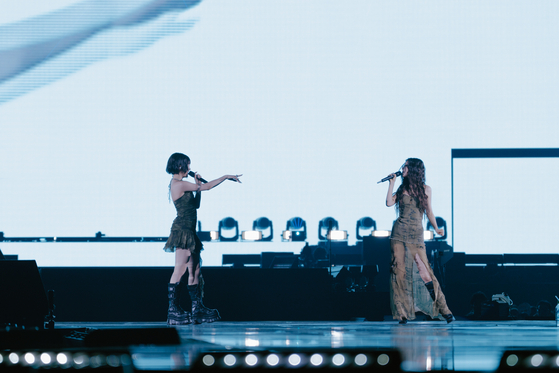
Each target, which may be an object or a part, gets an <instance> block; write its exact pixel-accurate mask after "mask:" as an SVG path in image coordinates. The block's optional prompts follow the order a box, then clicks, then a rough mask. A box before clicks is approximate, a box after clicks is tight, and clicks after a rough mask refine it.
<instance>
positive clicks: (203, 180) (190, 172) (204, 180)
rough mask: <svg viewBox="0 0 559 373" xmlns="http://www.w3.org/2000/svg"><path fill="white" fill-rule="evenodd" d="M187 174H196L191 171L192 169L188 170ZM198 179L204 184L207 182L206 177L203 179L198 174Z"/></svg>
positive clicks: (193, 175)
mask: <svg viewBox="0 0 559 373" xmlns="http://www.w3.org/2000/svg"><path fill="white" fill-rule="evenodd" d="M188 175H189V176H192V177H195V176H196V174H195V173H194V172H192V171H188ZM198 180H200V181H201V182H203V183H204V184H205V183H207V182H208V181H207V180H206V179H203V178H201V177H200V176H198Z"/></svg>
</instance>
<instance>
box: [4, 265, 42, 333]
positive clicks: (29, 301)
mask: <svg viewBox="0 0 559 373" xmlns="http://www.w3.org/2000/svg"><path fill="white" fill-rule="evenodd" d="M0 300H1V304H2V306H1V307H0V327H2V326H3V325H6V324H12V325H14V324H17V325H18V326H25V327H39V328H42V327H43V325H44V320H45V316H46V315H47V313H48V302H47V296H46V294H45V289H44V287H43V281H42V280H41V276H40V275H39V270H38V268H37V263H35V261H34V260H17V261H15V260H14V261H12V260H0Z"/></svg>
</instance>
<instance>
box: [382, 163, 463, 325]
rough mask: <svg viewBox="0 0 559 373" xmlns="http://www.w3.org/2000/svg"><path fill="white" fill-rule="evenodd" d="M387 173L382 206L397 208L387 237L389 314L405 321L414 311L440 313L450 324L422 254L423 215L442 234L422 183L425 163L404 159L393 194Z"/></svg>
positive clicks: (438, 289) (438, 286)
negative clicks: (389, 259)
mask: <svg viewBox="0 0 559 373" xmlns="http://www.w3.org/2000/svg"><path fill="white" fill-rule="evenodd" d="M389 176H392V178H391V179H390V184H389V186H388V193H387V195H386V206H388V207H390V206H394V205H397V208H398V219H396V221H395V222H394V225H393V227H392V234H391V236H390V247H391V252H392V263H391V268H390V306H391V308H392V316H393V318H394V319H395V320H399V321H400V324H405V323H407V321H408V320H413V319H415V312H416V311H421V312H423V313H425V314H427V315H429V316H431V317H432V318H435V317H440V316H442V317H443V318H444V319H445V320H446V321H447V322H449V323H450V322H452V321H454V320H455V319H454V317H453V316H452V313H451V312H450V309H449V308H448V306H447V304H446V299H445V296H444V294H443V292H442V290H441V287H440V285H439V282H438V281H437V279H436V277H435V275H434V274H433V270H432V269H431V266H430V265H429V260H428V259H427V255H426V253H425V242H424V238H423V223H422V221H423V216H424V215H427V218H428V219H429V221H430V222H431V225H432V226H433V227H434V228H435V231H436V232H437V234H439V235H441V236H442V235H443V234H444V232H443V230H442V229H440V228H438V226H437V221H436V219H435V215H434V214H433V209H432V208H431V200H432V192H431V187H429V186H428V185H425V165H424V164H423V161H422V160H421V159H417V158H408V159H407V160H406V163H404V165H403V166H402V179H403V180H402V184H401V185H400V187H399V188H398V190H397V191H396V193H393V190H394V184H395V181H396V174H391V175H389Z"/></svg>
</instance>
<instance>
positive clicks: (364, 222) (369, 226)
mask: <svg viewBox="0 0 559 373" xmlns="http://www.w3.org/2000/svg"><path fill="white" fill-rule="evenodd" d="M362 229H363V230H373V231H375V230H376V229H377V223H376V222H375V221H374V220H373V219H372V218H370V217H368V216H365V217H362V218H361V219H359V220H357V227H356V228H355V237H356V238H357V240H359V241H362V240H363V236H361V234H360V231H361V230H362Z"/></svg>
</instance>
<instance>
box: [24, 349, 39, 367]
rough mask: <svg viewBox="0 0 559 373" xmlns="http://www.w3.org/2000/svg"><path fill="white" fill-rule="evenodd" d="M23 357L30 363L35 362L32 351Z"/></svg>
mask: <svg viewBox="0 0 559 373" xmlns="http://www.w3.org/2000/svg"><path fill="white" fill-rule="evenodd" d="M23 359H24V360H25V362H26V363H27V364H29V365H31V364H34V363H35V360H36V359H35V355H33V354H32V353H31V352H28V353H26V354H25V355H24V356H23Z"/></svg>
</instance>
